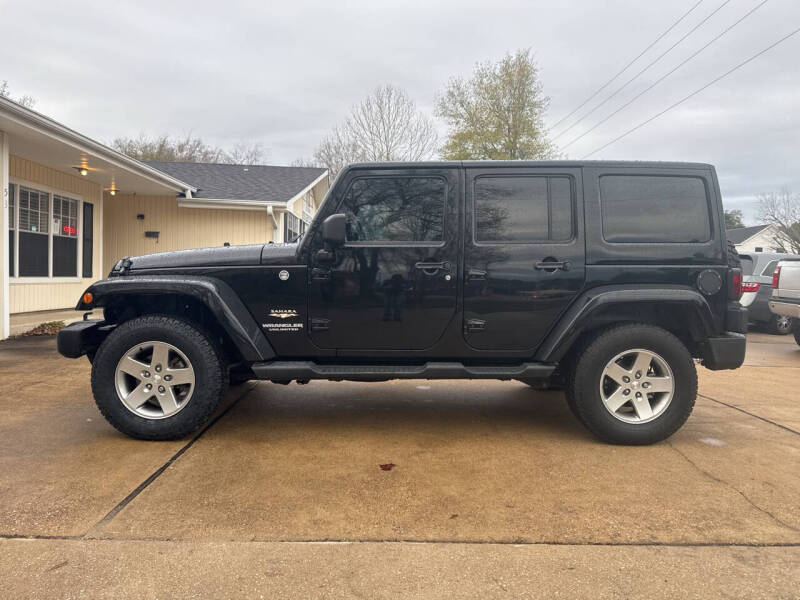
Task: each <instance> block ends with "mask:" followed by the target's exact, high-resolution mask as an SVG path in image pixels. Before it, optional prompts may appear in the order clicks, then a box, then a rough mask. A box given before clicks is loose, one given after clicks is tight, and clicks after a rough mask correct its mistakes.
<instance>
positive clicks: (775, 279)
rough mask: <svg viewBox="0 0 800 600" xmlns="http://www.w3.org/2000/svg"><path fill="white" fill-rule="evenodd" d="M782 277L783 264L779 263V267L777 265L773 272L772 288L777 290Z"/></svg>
mask: <svg viewBox="0 0 800 600" xmlns="http://www.w3.org/2000/svg"><path fill="white" fill-rule="evenodd" d="M780 279H781V266H780V265H778V266H777V267H775V272H774V273H773V274H772V289H773V290H777V289H778V282H779V281H780Z"/></svg>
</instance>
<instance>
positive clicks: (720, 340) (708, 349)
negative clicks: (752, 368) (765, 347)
mask: <svg viewBox="0 0 800 600" xmlns="http://www.w3.org/2000/svg"><path fill="white" fill-rule="evenodd" d="M746 349H747V337H746V336H745V335H744V334H743V333H733V332H730V331H729V332H726V333H725V335H724V336H720V337H713V338H708V340H706V342H705V344H704V348H703V366H704V367H706V368H707V369H711V370H712V371H721V370H723V369H738V368H739V367H741V366H742V363H743V362H744V355H745V351H746Z"/></svg>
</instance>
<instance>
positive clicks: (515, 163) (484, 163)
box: [346, 160, 714, 169]
mask: <svg viewBox="0 0 800 600" xmlns="http://www.w3.org/2000/svg"><path fill="white" fill-rule="evenodd" d="M454 166H459V167H472V168H491V167H574V168H579V167H636V168H640V169H641V168H652V169H713V168H714V167H713V165H710V164H707V163H698V162H672V161H646V160H642V161H639V160H440V161H424V162H412V161H398V162H377V163H376V162H367V163H353V164H351V165H348V167H346V168H347V169H353V168H359V169H363V168H369V169H408V168H435V167H439V168H442V167H454Z"/></svg>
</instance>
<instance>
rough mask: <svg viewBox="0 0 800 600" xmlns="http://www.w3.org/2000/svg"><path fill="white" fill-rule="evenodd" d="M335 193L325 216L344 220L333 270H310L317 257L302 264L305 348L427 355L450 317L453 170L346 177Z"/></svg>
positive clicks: (455, 224) (454, 258)
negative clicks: (306, 281) (308, 341)
mask: <svg viewBox="0 0 800 600" xmlns="http://www.w3.org/2000/svg"><path fill="white" fill-rule="evenodd" d="M337 187H339V186H338V185H337ZM342 189H344V190H345V192H344V194H342V195H340V196H339V197H337V198H332V200H334V201H335V205H334V207H333V208H332V209H330V210H329V211H326V215H330V214H334V213H345V214H346V215H347V242H346V243H345V245H344V247H342V248H338V249H336V251H335V260H334V262H333V264H332V265H324V264H318V263H316V262H315V255H316V251H318V249H319V248H314V249H312V252H311V257H310V260H311V261H312V268H311V269H310V272H311V285H310V293H309V331H310V335H311V338H312V340H313V342H314V343H315V344H316V345H317V346H319V347H322V348H336V349H342V350H363V351H365V352H369V351H370V350H424V349H426V348H430V347H431V346H433V345H434V344H435V343H436V342H437V340H438V339H439V338H440V337H441V336H442V334H443V333H444V331H445V329H446V328H447V326H448V324H449V323H450V321H451V320H452V319H453V318H454V314H455V311H456V301H457V281H458V243H459V238H460V231H461V225H460V220H459V211H458V202H459V184H458V170H457V169H441V168H421V169H417V170H415V171H413V172H409V171H407V170H403V171H394V170H387V169H373V170H370V169H353V170H350V171H348V174H347V176H346V179H345V180H344V181H342ZM322 217H323V218H324V215H323V216H322ZM315 244H321V241H315Z"/></svg>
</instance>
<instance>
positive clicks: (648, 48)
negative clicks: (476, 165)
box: [550, 0, 704, 129]
mask: <svg viewBox="0 0 800 600" xmlns="http://www.w3.org/2000/svg"><path fill="white" fill-rule="evenodd" d="M703 1H704V0H698V1H697V2H696V3H695V5H694V6H692V7H691V8H690V9H689V10H687V11H686V12H685V13H683V14H682V15H681V16H680V18H679V19H678V20H677V21H675V22H674V23H673V24H672V25H670V26H669V27H668V28H667V29H666V30H665V31H664V33H662V34H661V35H659V36H658V37H657V38H656V39H655V40H653V42H652V43H651V44H650V45H649V46H647V48H645V49H644V50H642V51H641V52H640V53H639V54H638V55H636V58H634V59H633V60H632V61H630V62H629V63H628V64H627V65H625V66H624V67H622V69H621V70H620V71H619V72H618V73H617V74H616V75H614V76H613V77H612V78H611V79H609V80H608V81H606V82H605V83H604V84H603V85H601V86H600V87H599V88H598V89H597V90H596V91H595V93H594V94H592V95H591V96H589V97H588V98H587V99H586V100H584V101H583V102H581V103H580V104H579V105H578V106H577V107H576V108H575V109H574V110H573V111H572V112H571V113H569V114H568V115H567V116H566V117H562V118H561V119H560V120H559V121H558V122H557V123H556V124H555V125H553V126H552V127H551V128H550V129H555V128H556V127H558V126H559V125H561V123H563V122H564V121H566V120H567V119H569V118H570V117H571V116H572V115H574V114H575V113H576V112H578V111H579V110H580V109H582V108H583V107H584V106H586V104H588V103H589V102H590V101H592V100H593V99H594V98H595V97H596V96H597V94H599V93H600V92H602V91H603V90H604V89H606V88H607V87H608V86H609V85H611V84H612V83H613V82H614V81H615V80H616V79H617V77H619V76H620V75H622V74H623V73H624V72H625V71H627V70H628V69H629V68H630V67H631V65H633V63H635V62H636V61H637V60H639V59H640V58H642V56H644V55H645V54H647V51H648V50H650V48H652V47H653V46H655V45H656V44H657V43H658V42H660V41H661V40H662V39H664V36H665V35H667V34H668V33H669V32H670V31H672V30H673V29H675V27H677V26H678V24H679V23H680V22H681V21H683V20H684V19H685V18H686V17H688V16H689V15H690V14H691V13H692V12H693V11H694V9H695V8H697V7H698V6H700V5H701V4H702V3H703Z"/></svg>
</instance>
